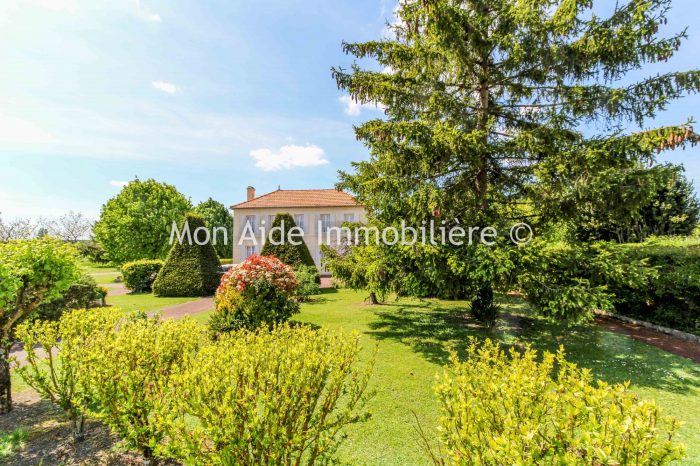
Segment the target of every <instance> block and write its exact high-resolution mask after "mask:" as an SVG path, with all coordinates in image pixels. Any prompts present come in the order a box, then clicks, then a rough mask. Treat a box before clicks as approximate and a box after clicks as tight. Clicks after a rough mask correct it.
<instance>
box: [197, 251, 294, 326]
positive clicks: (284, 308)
mask: <svg viewBox="0 0 700 466" xmlns="http://www.w3.org/2000/svg"><path fill="white" fill-rule="evenodd" d="M297 287H298V282H297V279H296V276H295V274H294V270H293V269H292V268H291V267H290V266H288V265H285V264H284V263H282V261H280V260H279V259H277V258H276V257H273V256H258V255H255V256H251V257H249V258H248V259H246V260H245V261H244V262H243V263H241V264H236V265H234V266H233V267H231V268H230V269H229V270H228V271H227V272H226V273H225V274H224V275H223V277H222V278H221V284H220V285H219V287H218V289H217V291H216V296H215V298H214V300H215V303H216V312H215V313H214V314H213V315H212V317H211V320H210V321H209V328H210V331H211V333H212V336H214V337H216V336H218V335H220V334H222V333H226V332H230V331H232V330H238V329H241V328H247V329H255V328H258V327H260V326H262V325H267V326H271V325H273V324H275V323H279V322H284V321H286V320H287V319H289V317H291V316H292V315H294V314H296V313H297V312H299V303H298V302H297V299H296V296H295V295H296V290H297Z"/></svg>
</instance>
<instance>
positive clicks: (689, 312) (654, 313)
mask: <svg viewBox="0 0 700 466" xmlns="http://www.w3.org/2000/svg"><path fill="white" fill-rule="evenodd" d="M620 248H621V249H622V250H624V251H626V253H627V256H628V257H629V258H630V260H639V259H646V261H647V263H648V265H649V266H650V267H653V268H655V269H656V272H657V273H656V274H655V275H653V276H652V277H650V278H649V279H648V280H647V283H646V286H643V287H641V288H631V287H627V286H620V285H619V284H616V283H611V284H610V290H611V291H612V292H613V293H615V295H617V298H618V299H617V302H616V303H615V311H616V312H617V313H619V314H622V315H626V316H629V317H635V318H638V319H641V320H645V321H648V322H652V323H655V324H658V325H663V326H666V327H671V328H675V329H677V330H683V331H686V332H691V333H695V334H698V335H700V238H652V239H650V240H648V241H646V242H644V243H640V244H627V245H622V246H620Z"/></svg>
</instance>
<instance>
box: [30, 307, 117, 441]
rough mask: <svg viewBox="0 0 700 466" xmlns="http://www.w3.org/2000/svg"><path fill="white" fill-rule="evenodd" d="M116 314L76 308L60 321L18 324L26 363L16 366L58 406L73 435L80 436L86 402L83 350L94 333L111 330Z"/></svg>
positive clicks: (84, 352)
mask: <svg viewBox="0 0 700 466" xmlns="http://www.w3.org/2000/svg"><path fill="white" fill-rule="evenodd" d="M118 321H119V316H118V314H116V313H114V312H112V311H111V310H106V309H105V310H86V309H79V310H74V311H71V312H69V313H66V314H64V315H63V316H62V317H61V320H60V322H55V321H43V320H37V321H34V322H25V323H23V324H20V325H19V326H18V327H17V334H16V336H17V338H18V339H19V340H20V341H21V342H22V343H23V344H24V349H25V351H26V352H27V359H26V364H25V365H24V366H18V367H17V368H16V370H17V372H18V373H19V375H20V376H21V377H22V379H23V380H24V382H25V383H26V384H27V385H29V386H30V387H32V388H33V389H34V390H36V391H37V392H38V393H39V395H40V396H41V397H42V398H44V399H45V400H48V401H50V402H51V403H53V404H54V405H56V406H57V407H59V408H60V409H61V410H63V412H64V413H65V414H66V416H67V417H68V419H69V420H70V422H71V424H72V426H73V437H74V438H75V439H76V440H82V439H83V426H84V420H85V412H86V407H85V406H86V404H87V403H88V402H89V400H87V397H86V393H85V384H86V383H87V382H88V379H89V377H90V376H91V374H89V373H87V374H86V373H84V372H83V373H81V371H85V370H86V369H87V368H88V366H87V365H86V357H87V356H89V352H87V351H86V350H87V349H88V348H89V347H90V343H91V342H92V340H93V338H95V337H96V336H97V335H100V334H101V335H104V334H105V333H110V332H112V331H113V330H114V327H115V325H116V324H117V322H118Z"/></svg>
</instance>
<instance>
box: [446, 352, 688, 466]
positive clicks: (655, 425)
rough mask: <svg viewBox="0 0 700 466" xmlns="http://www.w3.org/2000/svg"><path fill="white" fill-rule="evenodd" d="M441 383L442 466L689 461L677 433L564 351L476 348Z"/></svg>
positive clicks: (646, 404) (646, 405) (655, 411)
mask: <svg viewBox="0 0 700 466" xmlns="http://www.w3.org/2000/svg"><path fill="white" fill-rule="evenodd" d="M467 355H468V357H467V359H466V361H460V360H459V359H458V358H457V356H456V355H455V354H453V355H452V358H451V365H450V367H449V368H448V369H447V370H446V372H445V373H444V375H442V377H441V378H440V379H439V382H438V385H437V386H436V392H437V395H438V398H439V401H440V405H441V416H440V426H439V429H440V438H441V443H442V447H443V451H442V452H441V453H442V455H441V456H438V455H435V456H434V457H433V459H434V462H435V463H436V464H450V465H498V464H519V465H536V464H577V465H584V464H586V465H602V464H615V465H663V464H668V463H670V462H671V461H673V460H677V459H680V458H682V457H683V450H684V449H683V446H682V445H678V444H677V443H674V441H673V437H674V435H675V434H676V431H677V430H678V427H679V421H678V420H676V419H675V418H671V417H664V416H662V415H661V409H660V408H659V407H658V406H657V405H656V403H655V402H653V401H644V400H640V399H638V398H637V396H636V395H634V394H633V393H631V392H630V391H629V390H628V386H627V385H626V384H624V385H623V384H617V385H609V384H607V383H605V382H601V381H597V382H595V383H594V382H593V377H592V375H591V373H590V371H589V370H588V369H579V368H578V367H577V366H576V365H575V364H572V363H569V362H567V361H566V359H565V357H564V353H563V350H560V351H559V352H558V353H557V354H551V353H544V354H543V355H542V361H541V362H538V361H537V353H536V351H534V350H532V349H529V348H527V349H525V350H524V352H522V353H521V352H518V351H516V350H515V349H511V350H510V352H509V353H508V354H506V353H504V352H503V351H502V350H501V349H500V348H499V347H498V346H497V345H496V344H495V343H492V342H491V341H490V340H486V342H485V343H484V344H483V345H481V346H477V345H476V343H475V342H474V341H473V340H472V343H471V345H470V347H469V349H468V352H467Z"/></svg>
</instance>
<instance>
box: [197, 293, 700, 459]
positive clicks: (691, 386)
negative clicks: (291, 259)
mask: <svg viewBox="0 0 700 466" xmlns="http://www.w3.org/2000/svg"><path fill="white" fill-rule="evenodd" d="M362 300H363V294H361V293H356V292H352V291H349V290H327V291H326V292H325V293H324V294H323V295H321V296H320V297H318V299H317V300H316V302H313V303H308V304H304V305H303V307H302V311H301V314H299V315H297V316H295V320H298V321H302V322H307V323H310V324H314V325H319V326H324V327H329V328H334V329H339V330H344V331H350V330H354V331H357V332H360V333H361V334H363V335H364V336H365V339H364V347H365V352H366V355H369V354H370V352H371V350H372V349H373V347H374V346H375V345H376V346H378V348H377V349H378V353H377V359H376V365H375V370H374V375H373V378H372V382H371V383H372V388H373V389H374V390H375V391H376V394H375V396H374V398H373V399H372V401H371V403H370V406H369V408H370V410H371V411H372V418H371V420H369V421H368V422H366V423H363V424H359V425H355V426H352V427H351V428H350V429H349V430H348V439H347V441H346V442H345V443H344V445H343V447H342V448H341V451H340V455H341V458H342V459H343V460H345V461H347V462H349V463H351V464H375V465H376V464H381V465H390V464H394V465H406V464H427V463H428V462H427V460H426V456H425V453H424V452H423V451H422V443H423V442H422V441H421V437H420V435H419V434H418V432H417V428H418V427H419V426H420V428H421V429H422V430H423V431H424V432H426V434H428V435H429V436H430V437H431V438H433V439H434V438H435V425H436V422H437V416H438V406H437V402H436V400H435V398H434V396H433V393H432V385H433V381H434V377H435V374H437V373H438V372H439V371H441V366H443V365H444V364H445V363H446V362H447V358H448V356H449V348H450V347H451V346H454V347H456V348H457V349H460V348H464V347H465V344H466V341H467V339H468V337H469V336H472V335H473V336H477V337H485V336H489V337H490V338H492V339H495V340H498V341H500V342H503V343H513V342H514V341H516V339H518V340H520V341H522V342H528V343H531V344H532V345H534V346H535V347H536V348H539V349H547V350H555V349H556V348H557V347H558V346H559V344H564V345H565V347H566V349H567V353H568V357H569V359H570V360H572V361H575V362H577V363H578V364H579V365H581V366H585V367H589V368H591V369H592V370H593V372H594V373H595V375H596V376H597V377H599V378H601V379H604V380H606V381H608V382H623V381H626V380H630V381H631V382H632V384H633V389H634V390H635V391H637V392H638V393H639V394H640V395H641V396H643V397H649V398H655V399H656V400H657V401H658V402H659V403H660V404H661V406H663V407H664V409H665V411H666V413H668V414H673V415H675V416H678V417H679V418H680V419H681V420H683V421H684V422H685V425H684V426H683V428H682V430H681V435H680V437H679V439H680V440H681V441H682V442H684V443H685V444H686V445H687V447H688V457H687V460H686V461H684V462H683V463H682V464H689V465H690V464H695V465H700V365H697V364H695V363H693V362H692V361H690V360H687V359H684V358H680V357H677V356H674V355H672V354H669V353H666V352H664V351H661V350H658V349H656V348H654V347H652V346H649V345H646V344H644V343H640V342H637V341H634V340H632V339H630V338H628V337H626V336H623V335H618V334H615V333H611V332H609V331H607V330H603V329H601V328H599V327H597V326H595V325H585V326H577V327H574V328H567V327H565V326H562V325H555V324H552V323H550V322H546V321H544V320H543V319H540V318H535V317H533V316H532V315H531V314H530V312H529V311H528V308H527V307H526V306H525V305H524V304H523V303H522V301H520V300H518V299H510V298H505V297H504V298H502V303H503V305H504V313H505V314H506V315H505V319H503V320H502V321H501V323H500V325H499V327H498V328H497V329H496V330H495V331H493V332H491V333H488V334H487V333H485V332H484V331H482V330H481V329H479V328H477V327H475V326H472V325H470V322H469V321H468V319H465V318H464V307H465V305H464V303H459V302H439V301H434V300H428V301H419V300H401V301H400V302H390V303H388V304H386V305H382V306H367V305H365V304H364V303H363V302H362ZM199 318H200V319H203V316H200V317H199Z"/></svg>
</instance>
